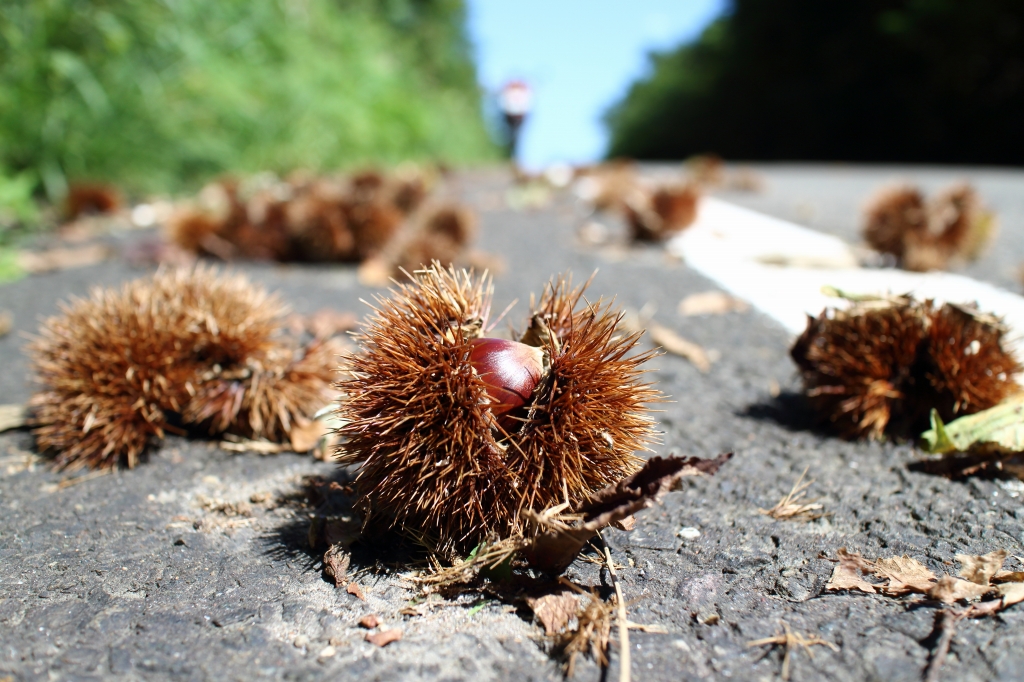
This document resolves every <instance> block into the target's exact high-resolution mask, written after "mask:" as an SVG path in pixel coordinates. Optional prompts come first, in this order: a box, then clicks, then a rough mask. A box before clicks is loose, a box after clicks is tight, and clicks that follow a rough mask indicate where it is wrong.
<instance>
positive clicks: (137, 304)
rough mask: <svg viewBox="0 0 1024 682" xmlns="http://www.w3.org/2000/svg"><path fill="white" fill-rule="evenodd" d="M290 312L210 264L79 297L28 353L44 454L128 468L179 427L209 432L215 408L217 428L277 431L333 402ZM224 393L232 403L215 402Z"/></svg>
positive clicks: (78, 463) (326, 376)
mask: <svg viewBox="0 0 1024 682" xmlns="http://www.w3.org/2000/svg"><path fill="white" fill-rule="evenodd" d="M284 311H285V308H284V306H283V305H282V304H281V303H280V301H279V300H278V299H277V298H275V297H274V296H271V295H269V294H267V293H266V291H264V290H263V289H261V288H259V287H254V286H253V285H252V284H251V283H250V282H249V281H248V280H247V279H246V278H245V277H241V276H223V275H217V273H216V272H214V271H213V270H212V269H208V268H203V267H198V268H196V269H194V270H184V269H183V270H164V271H160V272H158V273H157V274H156V275H155V276H154V277H152V278H145V279H140V280H136V281H134V282H130V283H128V284H125V285H124V286H122V287H121V288H120V289H97V290H94V291H93V292H92V294H91V295H90V297H89V298H85V299H75V300H72V302H71V303H70V304H68V305H66V306H64V308H63V314H61V315H58V316H55V317H52V318H50V319H49V320H47V321H46V322H44V324H43V326H42V329H41V331H40V335H39V337H38V338H37V339H35V340H34V341H33V343H32V344H31V346H30V353H31V356H32V362H33V366H34V370H35V373H36V375H37V377H38V379H39V381H40V383H41V384H42V387H43V390H41V391H39V392H38V393H36V394H35V395H34V396H33V398H32V400H31V406H32V408H33V411H34V414H35V421H36V424H37V428H36V429H35V435H36V439H37V443H38V446H39V448H40V449H41V450H44V451H52V452H54V453H55V456H56V459H55V463H56V465H57V466H58V467H63V468H72V469H73V468H79V467H82V466H91V467H111V466H115V465H116V464H117V463H118V462H119V461H122V460H123V461H124V462H125V464H127V465H128V466H129V467H131V466H134V465H135V464H136V463H137V462H138V458H139V455H140V454H141V453H142V452H143V450H144V449H145V448H146V446H147V445H148V444H149V443H150V442H151V441H153V440H155V439H159V438H162V437H163V435H164V432H165V431H166V430H169V429H173V428H174V427H172V426H170V424H171V423H181V422H183V423H184V424H185V425H186V426H188V425H195V426H200V424H198V423H197V422H201V421H204V420H206V419H208V418H209V419H212V418H213V416H214V415H213V414H208V413H209V412H211V410H212V411H213V412H214V413H216V414H221V415H226V417H227V418H226V419H225V420H224V421H223V422H221V423H215V424H214V426H215V427H216V428H215V429H214V430H217V431H223V430H235V429H238V430H239V431H241V432H242V433H244V434H246V435H257V436H268V437H274V436H276V435H279V434H280V432H281V430H282V429H283V430H285V431H286V430H287V429H288V428H289V427H290V424H291V423H292V422H293V421H294V420H295V418H296V416H298V415H307V416H308V414H310V413H311V412H312V411H315V409H317V408H319V407H320V406H322V405H323V404H325V403H326V402H327V401H328V400H329V387H330V380H331V372H330V367H331V365H330V364H324V365H323V366H321V367H320V368H319V369H316V368H311V367H309V362H308V361H306V358H307V357H311V356H312V357H317V358H318V360H319V361H324V357H323V353H322V352H321V351H320V350H317V349H312V350H307V351H306V352H305V353H304V354H301V355H299V354H298V353H299V352H298V351H296V350H294V349H292V348H290V347H289V346H288V345H286V344H285V343H284V341H283V340H282V339H281V338H280V336H279V331H280V327H281V324H282V316H283V313H284ZM220 386H228V387H230V388H232V389H233V390H232V391H229V393H230V396H231V399H230V400H228V401H224V400H221V402H217V400H215V399H214V397H215V395H216V396H222V394H223V393H224V392H223V391H221V392H220V393H217V391H216V389H217V387H220ZM312 394H316V395H317V396H318V398H319V399H318V400H316V401H313V400H312V399H311V398H310V395H312ZM314 402H316V405H314V404H313V403H314ZM224 403H226V406H225V404H224ZM215 407H216V409H214V408H215ZM239 415H241V417H243V418H244V419H243V418H240V417H239ZM178 416H181V417H182V418H181V419H178ZM214 422H216V420H214ZM203 426H205V425H203Z"/></svg>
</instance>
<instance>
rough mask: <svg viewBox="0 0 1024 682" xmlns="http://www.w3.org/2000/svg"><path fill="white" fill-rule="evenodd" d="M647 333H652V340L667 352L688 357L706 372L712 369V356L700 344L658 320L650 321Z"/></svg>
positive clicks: (694, 364)
mask: <svg viewBox="0 0 1024 682" xmlns="http://www.w3.org/2000/svg"><path fill="white" fill-rule="evenodd" d="M647 333H648V334H650V336H651V341H653V342H654V343H655V344H657V345H659V346H661V347H662V348H664V349H665V351H666V352H667V353H672V354H673V355H678V356H680V357H682V358H686V359H687V360H689V361H690V362H692V363H693V366H694V367H696V368H697V369H699V370H700V371H701V372H703V373H705V374H706V373H707V372H709V371H711V362H712V356H711V354H709V353H708V352H707V351H706V350H704V348H703V347H702V346H700V345H699V344H696V343H694V342H693V341H689V340H687V339H684V338H683V337H682V336H680V335H679V334H676V333H675V332H674V331H672V330H671V329H669V328H668V327H663V326H662V325H660V324H658V323H657V322H650V323H649V324H648V325H647Z"/></svg>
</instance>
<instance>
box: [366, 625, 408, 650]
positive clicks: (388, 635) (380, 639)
mask: <svg viewBox="0 0 1024 682" xmlns="http://www.w3.org/2000/svg"><path fill="white" fill-rule="evenodd" d="M364 639H366V641H367V642H369V643H370V644H373V645H374V646H379V647H385V646H387V645H388V644H391V643H392V642H397V641H398V640H400V639H402V631H401V630H399V629H398V628H391V629H390V630H381V631H380V632H375V633H370V632H367V633H366V637H365V638H364Z"/></svg>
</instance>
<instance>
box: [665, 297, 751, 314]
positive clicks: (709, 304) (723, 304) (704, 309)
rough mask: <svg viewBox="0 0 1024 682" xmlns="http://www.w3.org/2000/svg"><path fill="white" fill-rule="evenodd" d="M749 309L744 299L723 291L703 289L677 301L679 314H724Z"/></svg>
mask: <svg viewBox="0 0 1024 682" xmlns="http://www.w3.org/2000/svg"><path fill="white" fill-rule="evenodd" d="M749 309H750V304H748V303H747V302H746V301H744V300H742V299H739V298H736V297H735V296H730V295H729V294H727V293H725V292H724V291H704V292H701V293H699V294H690V295H689V296H687V297H686V298H684V299H683V300H682V301H680V302H679V308H678V310H679V314H680V315H683V316H686V317H688V316H691V315H724V314H725V313H732V312H737V313H742V312H746V311H747V310H749Z"/></svg>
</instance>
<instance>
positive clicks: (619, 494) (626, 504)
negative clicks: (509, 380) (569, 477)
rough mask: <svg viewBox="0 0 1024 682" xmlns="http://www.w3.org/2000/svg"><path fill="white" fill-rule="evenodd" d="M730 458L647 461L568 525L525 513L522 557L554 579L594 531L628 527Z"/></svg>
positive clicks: (596, 497)
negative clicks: (528, 528) (528, 529)
mask: <svg viewBox="0 0 1024 682" xmlns="http://www.w3.org/2000/svg"><path fill="white" fill-rule="evenodd" d="M731 457H732V453H731V452H729V453H725V454H722V455H719V456H718V457H716V458H714V459H702V458H700V457H675V456H670V457H652V458H651V459H649V460H648V461H647V463H646V464H644V466H643V468H642V469H640V471H638V472H636V473H635V474H633V475H632V476H628V477H626V478H625V479H623V480H621V481H619V482H618V483H616V484H614V485H610V486H608V487H606V488H604V489H602V490H599V491H598V492H596V493H594V495H592V496H591V498H590V500H589V501H588V502H587V503H586V504H584V505H582V506H581V507H580V509H579V510H578V514H577V518H576V519H575V520H573V521H571V522H570V523H566V522H563V521H561V520H559V519H558V518H557V516H556V515H550V514H537V513H535V512H526V517H527V519H528V520H529V521H530V523H531V524H532V525H533V528H534V532H535V534H534V535H533V537H532V538H531V540H530V543H529V545H527V546H526V548H525V549H524V550H523V555H524V556H525V558H526V560H527V561H528V562H529V563H530V565H531V566H533V567H534V568H537V569H539V570H542V571H546V572H548V573H552V574H555V575H557V574H559V573H561V572H562V571H564V570H565V569H566V568H567V567H568V566H569V564H571V563H572V561H573V559H575V558H576V555H577V554H579V552H580V550H581V549H583V546H584V545H586V543H587V542H589V541H590V539H591V538H593V537H594V536H595V535H596V534H597V532H598V531H599V530H601V529H602V528H606V527H607V526H610V525H614V524H621V523H623V522H627V523H628V521H627V519H628V518H629V517H631V516H632V515H633V514H635V513H637V512H638V511H640V510H642V509H646V508H647V507H650V506H651V505H653V504H656V503H657V502H659V501H660V500H661V498H662V497H664V495H665V494H667V493H668V492H669V491H672V490H677V489H678V488H679V486H680V485H681V481H682V479H683V478H684V477H687V476H697V475H701V474H714V473H715V472H716V471H718V469H719V467H721V466H722V465H723V464H725V463H726V462H727V461H729V459H730V458H731Z"/></svg>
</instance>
